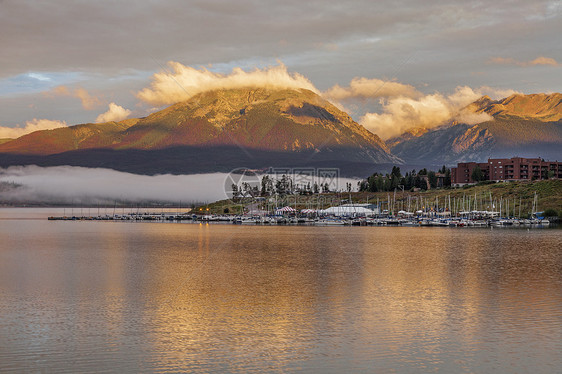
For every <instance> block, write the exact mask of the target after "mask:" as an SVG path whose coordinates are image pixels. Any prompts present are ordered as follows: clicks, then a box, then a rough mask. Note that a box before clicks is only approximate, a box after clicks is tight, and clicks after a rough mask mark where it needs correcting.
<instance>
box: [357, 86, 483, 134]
mask: <svg viewBox="0 0 562 374" xmlns="http://www.w3.org/2000/svg"><path fill="white" fill-rule="evenodd" d="M483 91H489V92H490V93H492V91H493V89H491V88H489V87H486V88H485V90H480V89H478V90H473V89H472V88H470V87H467V86H462V87H457V88H456V90H455V92H454V93H453V94H451V95H448V96H445V95H443V94H441V93H434V94H430V95H425V96H422V97H420V98H409V97H404V96H402V97H395V98H391V99H389V100H383V102H382V113H366V114H365V115H364V116H362V117H361V119H360V120H359V123H361V124H362V125H363V126H364V127H365V128H367V129H368V130H370V131H371V132H373V133H375V134H377V135H378V136H380V137H381V139H383V140H387V139H390V138H392V137H395V136H398V135H401V134H403V133H404V132H405V131H407V130H409V129H413V128H416V127H424V128H426V129H431V128H435V127H438V126H441V125H443V124H445V123H446V122H448V121H451V120H456V121H459V122H463V123H467V124H476V123H480V122H483V121H488V120H491V119H492V117H491V116H489V115H488V114H486V113H484V114H482V113H474V112H470V111H468V110H466V109H464V108H465V107H466V106H467V105H468V104H470V103H472V102H474V101H476V100H477V99H479V98H480V97H482V96H483Z"/></svg>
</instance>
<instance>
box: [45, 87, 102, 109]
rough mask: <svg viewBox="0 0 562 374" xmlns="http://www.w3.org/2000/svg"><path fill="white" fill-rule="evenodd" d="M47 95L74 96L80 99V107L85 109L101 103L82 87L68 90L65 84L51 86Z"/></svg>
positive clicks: (93, 107)
mask: <svg viewBox="0 0 562 374" xmlns="http://www.w3.org/2000/svg"><path fill="white" fill-rule="evenodd" d="M48 95H55V96H71V97H76V98H78V99H80V101H81V102H82V108H84V109H86V110H93V109H96V108H98V107H100V106H101V105H102V101H101V100H100V99H99V98H97V97H95V96H92V95H90V93H88V91H86V90H85V89H84V88H82V87H78V88H76V89H74V90H70V89H69V88H68V87H67V86H57V87H55V88H53V89H52V90H51V91H50V92H49V93H48Z"/></svg>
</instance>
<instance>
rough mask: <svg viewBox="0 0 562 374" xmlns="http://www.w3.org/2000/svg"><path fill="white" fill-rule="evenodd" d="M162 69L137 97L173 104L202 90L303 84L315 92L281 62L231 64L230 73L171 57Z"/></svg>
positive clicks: (149, 101)
mask: <svg viewBox="0 0 562 374" xmlns="http://www.w3.org/2000/svg"><path fill="white" fill-rule="evenodd" d="M168 66H169V68H170V69H171V70H169V69H165V70H164V71H161V72H159V73H156V74H154V75H153V76H152V82H151V84H150V87H147V88H144V89H143V90H141V91H140V92H138V93H137V97H138V98H139V99H140V100H142V101H144V102H146V103H149V104H151V105H155V106H161V105H169V104H174V103H177V102H180V101H184V100H187V99H189V98H190V97H192V96H194V95H196V94H198V93H201V92H205V91H211V90H216V89H229V88H244V87H265V88H292V89H297V88H306V89H309V90H312V91H315V92H317V91H318V90H317V89H316V88H315V87H314V85H313V84H312V83H311V82H310V81H309V80H308V79H306V78H305V77H304V76H302V75H300V74H297V73H289V72H288V71H287V68H286V67H285V66H284V65H282V64H281V65H278V66H270V67H267V68H264V69H257V68H256V69H254V70H252V71H249V72H246V71H244V70H242V69H241V68H234V69H232V72H231V73H230V74H220V73H213V72H211V71H209V70H207V69H205V68H201V69H195V68H192V67H190V66H184V65H182V64H180V63H179V62H173V61H170V62H169V63H168Z"/></svg>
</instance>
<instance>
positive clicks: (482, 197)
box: [194, 180, 562, 217]
mask: <svg viewBox="0 0 562 374" xmlns="http://www.w3.org/2000/svg"><path fill="white" fill-rule="evenodd" d="M535 193H536V194H537V198H538V210H539V211H544V210H547V209H553V210H555V211H557V212H561V211H562V180H547V181H535V182H504V183H494V184H482V185H475V186H470V187H468V188H452V189H435V190H430V191H420V192H410V191H405V192H402V191H401V190H397V191H396V194H395V193H394V192H375V193H373V192H354V193H351V199H352V201H353V202H354V203H366V202H367V201H369V202H370V203H373V202H376V201H377V199H378V201H379V202H383V203H384V205H383V208H386V202H387V201H388V200H389V198H390V200H391V201H394V199H396V204H395V207H396V210H400V209H402V208H405V209H406V208H407V204H408V198H409V199H410V204H411V205H410V210H413V209H414V208H415V206H416V205H415V201H416V199H417V201H419V202H420V204H421V202H422V201H423V202H424V204H426V203H427V204H433V203H434V202H435V201H439V205H440V206H443V204H444V202H445V201H447V202H448V201H449V198H450V199H451V203H452V204H453V203H454V201H459V200H461V201H462V199H463V197H464V199H465V202H467V201H468V199H469V198H470V200H471V201H473V199H474V196H475V195H476V198H477V200H478V209H479V210H480V209H486V206H487V205H489V203H488V202H489V201H490V194H491V196H492V200H495V201H496V203H498V202H499V200H500V199H503V204H504V208H503V209H505V202H506V200H508V201H509V207H510V212H511V214H513V213H512V212H513V207H514V206H515V213H516V215H518V214H519V207H521V216H524V217H526V216H528V215H529V214H530V213H531V209H532V206H533V199H534V196H535ZM349 196H350V194H349V193H346V192H345V193H327V194H319V195H311V196H297V197H296V200H297V201H296V203H295V197H294V196H291V197H289V198H288V200H287V201H286V203H288V204H290V205H291V206H295V205H296V207H297V208H298V209H304V208H306V207H313V208H316V207H320V204H322V206H323V207H324V208H326V207H328V206H333V205H339V204H341V203H344V202H346V200H349ZM251 201H252V200H251V199H244V200H241V201H236V203H234V202H233V201H230V200H221V201H217V202H214V203H211V204H206V205H202V206H200V207H197V208H196V209H195V210H194V211H195V212H197V213H206V212H209V213H212V214H222V213H223V211H224V208H229V211H230V212H234V211H235V210H234V209H237V210H236V212H239V211H240V210H239V209H240V206H244V205H248V204H250V203H251ZM480 202H482V204H481V203H480ZM261 205H262V207H263V205H264V204H263V203H262V204H261ZM285 205H287V204H285ZM481 205H484V206H483V207H481ZM278 206H283V203H280V204H278ZM234 207H236V208H234ZM207 209H208V210H207ZM270 209H271V205H270ZM495 210H498V207H497V206H496V208H495Z"/></svg>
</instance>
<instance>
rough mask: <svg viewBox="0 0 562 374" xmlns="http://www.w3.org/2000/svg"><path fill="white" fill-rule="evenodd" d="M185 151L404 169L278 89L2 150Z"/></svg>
mask: <svg viewBox="0 0 562 374" xmlns="http://www.w3.org/2000/svg"><path fill="white" fill-rule="evenodd" d="M104 129H111V131H110V132H107V133H106V132H105V131H104ZM55 145H56V146H55ZM182 147H191V148H190V149H193V147H198V149H199V148H204V149H207V150H212V149H213V148H216V149H218V147H222V148H221V149H225V148H224V147H237V148H239V149H242V150H244V151H245V152H251V151H252V150H255V151H259V152H278V153H279V152H285V153H287V152H289V153H294V155H293V156H291V157H293V158H294V157H297V156H298V154H299V153H300V154H308V156H307V158H306V159H314V160H320V159H324V160H337V161H340V162H341V161H352V162H366V163H379V162H385V163H390V162H401V160H400V159H399V158H397V157H394V156H393V155H392V154H391V153H390V151H389V149H388V148H387V146H386V145H385V144H384V143H383V142H382V141H381V139H380V138H379V137H378V136H376V135H374V134H373V133H371V132H369V131H367V130H366V129H365V128H364V127H362V126H361V125H359V124H357V123H356V122H355V121H353V120H352V119H351V117H350V116H349V115H348V114H347V113H345V112H343V111H341V110H339V109H338V108H336V107H335V106H334V105H332V104H331V103H329V102H328V101H326V100H325V99H323V98H322V97H320V96H319V95H317V94H316V93H314V92H312V91H309V90H306V89H273V88H237V89H222V90H215V91H207V92H203V93H200V94H197V95H195V96H193V97H191V98H190V99H189V100H187V101H183V102H180V103H177V104H174V105H172V106H170V107H168V108H165V109H163V110H160V111H158V112H155V113H152V114H150V115H149V116H147V117H145V118H140V119H131V120H126V121H123V123H115V122H110V123H107V124H86V125H78V126H71V127H68V128H64V129H56V130H52V131H50V132H49V133H48V134H47V133H46V132H43V131H39V132H36V133H33V134H29V135H26V136H23V137H21V138H19V139H16V140H14V141H10V142H7V143H5V144H0V153H11V154H14V153H20V154H21V153H23V154H35V155H52V154H59V153H62V152H67V151H84V150H93V149H100V148H101V149H109V150H116V151H129V150H143V151H153V150H166V149H171V148H177V149H180V148H182ZM205 152H206V151H205ZM224 157H228V155H223V154H220V155H219V154H214V155H212V157H211V158H212V159H217V161H216V162H217V163H218V162H220V161H219V160H218V158H224ZM283 157H284V156H283ZM301 157H302V156H301ZM176 162H177V161H176ZM264 166H271V165H264Z"/></svg>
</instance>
